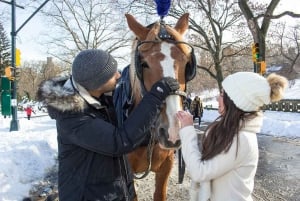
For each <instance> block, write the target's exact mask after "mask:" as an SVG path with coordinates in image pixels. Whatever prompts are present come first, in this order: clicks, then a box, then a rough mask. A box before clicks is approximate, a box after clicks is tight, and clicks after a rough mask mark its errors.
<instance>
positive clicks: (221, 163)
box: [177, 72, 288, 201]
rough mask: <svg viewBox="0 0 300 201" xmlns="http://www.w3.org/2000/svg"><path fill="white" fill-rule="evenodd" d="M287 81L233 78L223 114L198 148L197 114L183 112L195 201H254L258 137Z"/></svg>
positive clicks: (226, 86)
mask: <svg viewBox="0 0 300 201" xmlns="http://www.w3.org/2000/svg"><path fill="white" fill-rule="evenodd" d="M287 83H288V82H287V80H286V78H284V77H282V76H279V75H276V74H271V75H269V76H268V77H267V78H265V77H263V76H260V75H258V74H257V73H252V72H238V73H234V74H232V75H229V76H228V77H226V78H225V79H224V81H223V82H222V86H223V89H222V91H221V93H220V95H219V97H218V103H219V108H218V111H219V113H220V116H219V117H218V118H217V119H216V120H215V121H214V122H213V123H212V124H210V125H209V126H208V128H207V129H206V132H205V135H204V136H203V139H202V142H201V145H202V147H198V138H197V133H196V131H195V129H194V126H193V116H192V115H191V114H190V113H188V112H185V111H179V112H178V113H177V118H178V119H179V121H180V122H181V126H182V128H181V129H180V131H179V134H180V138H181V144H182V154H183V158H184V161H185V163H186V167H187V170H188V173H189V174H190V176H191V179H192V183H191V187H192V188H191V191H190V193H191V200H193V201H207V200H210V201H223V200H239V201H252V200H253V199H252V197H251V194H252V192H253V188H254V176H255V173H256V169H257V163H258V144H257V137H256V133H258V132H259V131H260V129H261V127H262V123H263V112H262V111H261V109H260V108H261V107H262V106H263V105H264V104H269V103H270V102H274V101H279V100H280V99H281V98H282V97H283V91H284V89H285V88H286V86H287Z"/></svg>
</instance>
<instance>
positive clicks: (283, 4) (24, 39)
mask: <svg viewBox="0 0 300 201" xmlns="http://www.w3.org/2000/svg"><path fill="white" fill-rule="evenodd" d="M258 1H259V2H261V1H266V2H270V1H269V0H258ZM37 2H38V3H39V4H38V3H36V4H37V6H39V5H41V4H42V3H43V2H44V0H39V1H37ZM291 2H292V3H291ZM16 3H17V4H19V5H21V6H24V5H25V4H24V3H23V2H22V1H20V0H16ZM49 4H51V1H49V2H48V3H47V4H46V5H45V7H47V6H49ZM0 7H3V8H5V9H7V10H8V11H7V13H11V12H10V10H9V9H10V5H8V4H4V3H1V2H0ZM24 7H25V9H21V8H16V29H18V28H19V27H20V26H21V25H22V24H23V23H24V22H25V20H27V19H28V17H29V16H30V15H31V14H32V13H33V12H34V11H35V10H32V9H30V8H29V7H28V6H24ZM299 8H300V1H298V0H297V1H291V0H281V1H280V3H279V6H278V7H277V8H276V9H275V12H274V14H276V13H278V12H281V11H284V10H289V11H294V12H298V13H299V12H300V11H299ZM0 10H1V9H0ZM10 19H11V18H8V20H7V21H6V23H4V27H5V30H6V32H7V34H8V37H9V38H10V34H9V33H10V32H11V20H10ZM283 19H286V20H288V21H289V22H291V21H294V20H291V19H292V18H290V17H285V18H283ZM48 32H49V27H48V25H47V24H46V23H45V20H44V19H43V16H42V15H41V14H40V13H39V12H38V13H37V14H36V15H35V16H34V17H33V18H32V19H31V20H30V21H29V22H28V23H27V24H26V25H25V26H24V27H23V28H22V29H21V30H20V31H19V32H18V35H17V40H16V47H17V48H19V49H20V50H21V58H22V62H23V61H30V60H46V57H47V56H49V55H47V47H46V45H43V38H42V35H44V34H45V33H48Z"/></svg>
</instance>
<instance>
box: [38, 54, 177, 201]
mask: <svg viewBox="0 0 300 201" xmlns="http://www.w3.org/2000/svg"><path fill="white" fill-rule="evenodd" d="M119 78H120V73H119V72H118V70H117V62H116V60H115V59H114V58H113V57H112V56H111V55H110V54H109V53H107V52H105V51H103V50H97V49H90V50H83V51H81V52H80V53H79V54H78V55H77V56H76V57H75V59H74V61H73V64H72V76H71V77H70V78H67V79H66V78H53V79H50V80H46V81H45V82H43V83H42V84H41V85H40V87H39V89H38V94H37V97H38V99H39V100H40V101H41V102H43V103H44V104H46V105H47V109H48V113H49V115H50V117H52V118H54V119H56V126H57V140H58V163H59V170H58V193H59V200H60V201H87V200H89V201H96V200H101V201H102V200H103V201H104V200H111V201H112V200H116V201H132V200H134V199H135V197H136V193H135V190H134V183H133V173H132V171H131V169H130V166H129V163H128V160H127V156H126V154H127V153H129V152H131V151H133V150H134V149H135V148H137V146H138V145H139V144H140V143H142V142H143V140H144V138H145V137H147V134H148V132H146V131H148V130H149V129H150V126H151V125H152V123H153V121H154V120H155V119H156V118H157V117H158V114H159V111H160V109H161V106H162V104H163V103H164V101H165V99H166V97H167V96H168V95H170V94H172V93H174V92H175V91H176V90H178V89H179V83H178V82H177V81H176V80H175V79H173V78H170V77H167V78H163V79H162V80H160V81H158V82H157V83H156V84H154V85H153V87H152V89H151V90H150V91H149V92H147V93H146V94H145V95H144V96H143V99H142V101H141V102H140V104H139V105H138V106H137V107H136V109H135V110H134V111H133V112H132V113H131V115H130V116H129V117H128V118H127V119H126V120H125V121H124V123H123V126H122V127H117V124H118V122H117V120H116V113H115V108H114V105H113V100H112V96H111V95H112V92H113V90H114V89H115V87H116V84H117V80H118V79H119Z"/></svg>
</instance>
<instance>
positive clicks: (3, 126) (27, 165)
mask: <svg viewBox="0 0 300 201" xmlns="http://www.w3.org/2000/svg"><path fill="white" fill-rule="evenodd" d="M299 86H300V82H299V80H297V83H296V84H295V85H294V86H293V87H292V88H290V89H288V90H287V93H286V96H285V98H292V99H300V87H299ZM211 94H212V93H211V92H210V93H209V95H211ZM202 95H203V96H208V94H206V95H205V94H202ZM202 95H201V96H202ZM215 95H216V94H215ZM206 104H213V105H214V106H216V101H212V102H210V103H206ZM41 115H43V116H41ZM217 116H218V113H217V111H216V110H205V111H204V115H203V121H207V122H210V121H213V120H214V119H215V118H216V117H217ZM18 119H19V124H20V129H19V131H13V132H9V129H10V121H11V119H10V118H4V117H3V116H1V117H0V200H1V201H20V200H21V199H22V198H23V197H25V196H28V191H29V189H30V188H31V186H32V185H33V184H35V183H37V182H38V181H39V180H41V179H42V178H43V176H44V174H45V172H46V171H47V169H49V168H51V167H52V166H53V165H54V164H55V159H56V157H57V142H56V127H55V121H54V120H52V119H50V118H49V116H47V114H46V113H44V112H36V114H33V118H32V119H31V120H27V118H25V112H20V113H18ZM261 133H263V134H268V135H274V136H287V137H297V138H299V137H300V113H291V112H275V111H266V112H265V117H264V125H263V128H262V130H261Z"/></svg>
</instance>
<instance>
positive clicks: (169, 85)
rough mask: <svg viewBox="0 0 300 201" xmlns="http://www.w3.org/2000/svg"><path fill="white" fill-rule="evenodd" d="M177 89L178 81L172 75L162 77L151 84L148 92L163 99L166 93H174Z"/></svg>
mask: <svg viewBox="0 0 300 201" xmlns="http://www.w3.org/2000/svg"><path fill="white" fill-rule="evenodd" d="M178 89H179V83H178V81H177V80H175V79H174V78H172V77H164V78H163V79H161V80H160V81H158V82H156V83H155V84H154V85H153V86H152V88H151V90H150V93H152V94H153V95H155V96H156V97H157V98H159V99H160V100H164V99H165V98H166V97H167V96H168V95H170V94H172V93H174V92H175V91H177V90H178Z"/></svg>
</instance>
